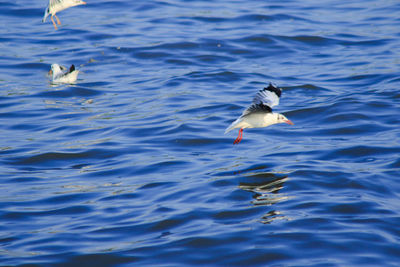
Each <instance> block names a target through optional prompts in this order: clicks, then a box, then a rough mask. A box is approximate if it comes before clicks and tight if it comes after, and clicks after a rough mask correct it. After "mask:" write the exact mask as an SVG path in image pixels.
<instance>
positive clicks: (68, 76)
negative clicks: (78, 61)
mask: <svg viewBox="0 0 400 267" xmlns="http://www.w3.org/2000/svg"><path fill="white" fill-rule="evenodd" d="M49 73H50V75H51V83H53V84H60V83H75V82H76V80H77V78H78V74H79V70H76V69H75V66H74V65H71V67H70V68H69V69H67V68H65V67H63V66H60V65H58V64H52V65H51V70H50V72H49Z"/></svg>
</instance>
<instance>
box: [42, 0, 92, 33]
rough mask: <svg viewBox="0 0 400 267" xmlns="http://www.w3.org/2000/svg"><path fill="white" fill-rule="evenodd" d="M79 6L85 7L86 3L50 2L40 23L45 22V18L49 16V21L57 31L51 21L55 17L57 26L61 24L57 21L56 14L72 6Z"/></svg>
mask: <svg viewBox="0 0 400 267" xmlns="http://www.w3.org/2000/svg"><path fill="white" fill-rule="evenodd" d="M79 5H86V2H84V1H81V0H50V1H49V5H48V6H47V8H46V11H45V12H44V16H43V20H42V22H45V21H46V19H47V17H48V16H49V15H51V21H52V22H53V25H54V28H55V29H56V30H57V25H56V23H55V22H54V20H53V16H54V17H56V19H57V23H58V25H60V24H61V22H60V20H59V19H58V17H57V15H56V13H57V12H60V11H61V10H64V9H67V8H69V7H73V6H79Z"/></svg>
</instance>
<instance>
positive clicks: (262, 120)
mask: <svg viewBox="0 0 400 267" xmlns="http://www.w3.org/2000/svg"><path fill="white" fill-rule="evenodd" d="M281 94H282V91H281V89H280V88H278V87H275V86H274V85H272V84H271V83H270V84H269V86H268V87H266V88H264V89H263V90H260V91H259V92H258V93H257V94H256V96H255V97H254V99H253V103H252V104H251V106H250V107H248V108H247V109H246V110H245V111H243V113H242V115H241V116H240V117H239V118H238V119H237V120H235V121H234V122H233V123H232V124H231V125H230V126H229V127H228V128H226V130H225V133H227V132H229V131H231V130H233V129H235V128H240V130H239V135H238V137H237V138H236V139H235V141H234V142H233V144H239V142H240V141H241V140H242V138H243V129H245V128H261V127H267V126H270V125H272V124H276V123H283V122H285V123H287V124H290V125H293V122H291V121H290V120H288V119H287V118H286V117H285V116H284V115H282V114H279V113H273V112H272V107H273V106H276V105H278V104H279V98H280V97H281Z"/></svg>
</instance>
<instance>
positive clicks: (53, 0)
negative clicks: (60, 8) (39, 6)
mask: <svg viewBox="0 0 400 267" xmlns="http://www.w3.org/2000/svg"><path fill="white" fill-rule="evenodd" d="M63 1H64V0H50V2H49V6H54V5H58V4H61V3H62V2H63Z"/></svg>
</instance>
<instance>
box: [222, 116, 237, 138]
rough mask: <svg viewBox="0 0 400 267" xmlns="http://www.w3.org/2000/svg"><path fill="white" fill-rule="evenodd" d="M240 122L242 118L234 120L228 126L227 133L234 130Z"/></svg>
mask: <svg viewBox="0 0 400 267" xmlns="http://www.w3.org/2000/svg"><path fill="white" fill-rule="evenodd" d="M239 122H240V118H239V119H237V120H235V121H234V122H232V123H231V125H229V126H228V128H226V130H225V133H224V134H226V133H227V132H230V131H232V130H233V129H235V128H236V125H237V124H238V123H239Z"/></svg>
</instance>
